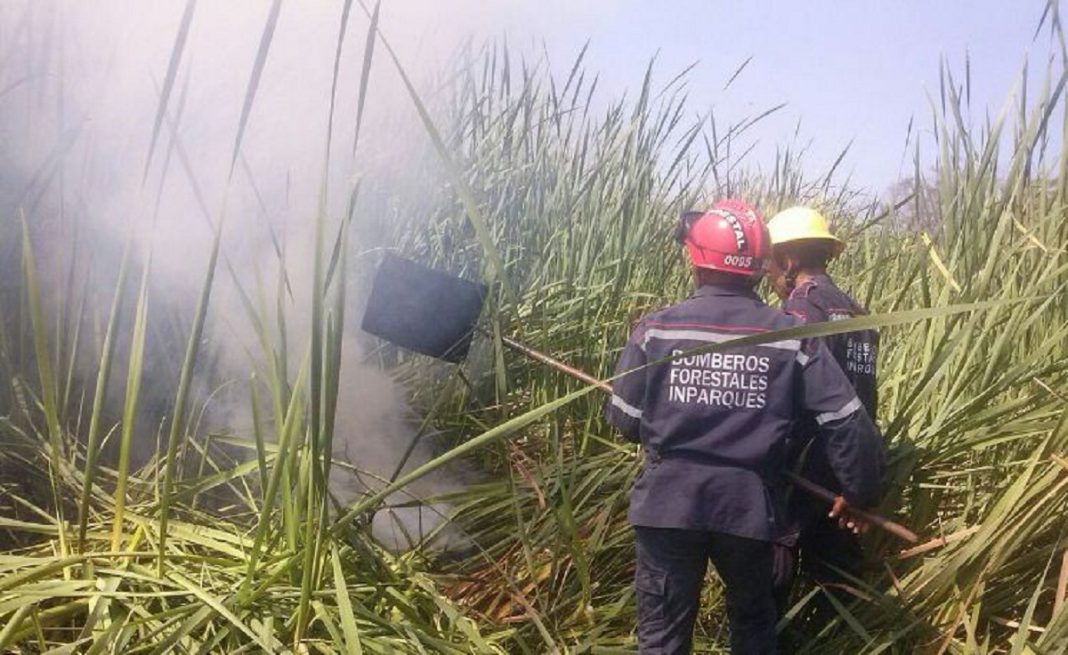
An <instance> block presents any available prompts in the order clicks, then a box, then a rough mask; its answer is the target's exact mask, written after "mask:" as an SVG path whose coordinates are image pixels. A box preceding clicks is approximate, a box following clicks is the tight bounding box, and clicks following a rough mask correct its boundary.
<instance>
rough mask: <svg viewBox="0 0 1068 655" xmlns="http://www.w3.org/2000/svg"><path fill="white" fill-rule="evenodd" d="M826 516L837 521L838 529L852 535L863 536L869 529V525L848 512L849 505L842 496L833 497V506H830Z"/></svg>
mask: <svg viewBox="0 0 1068 655" xmlns="http://www.w3.org/2000/svg"><path fill="white" fill-rule="evenodd" d="M827 516H829V517H830V518H832V519H838V527H839V528H842V529H843V530H852V531H853V534H864V533H865V532H867V531H868V528H870V527H871V524H869V523H868V522H867V521H865V520H864V519H862V518H860V517H859V516H856V515H855V514H853V512H852V511H850V507H849V503H847V502H846V499H845V498H843V497H842V496H835V497H834V504H833V505H831V511H830V513H829V514H827Z"/></svg>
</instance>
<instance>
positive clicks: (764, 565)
mask: <svg viewBox="0 0 1068 655" xmlns="http://www.w3.org/2000/svg"><path fill="white" fill-rule="evenodd" d="M799 323H800V321H799V320H798V319H797V318H796V317H792V316H788V315H787V314H784V313H783V312H780V311H778V310H776V309H772V308H770V307H768V306H767V305H765V304H764V303H763V302H762V301H761V300H760V298H759V297H758V296H757V295H756V294H755V293H753V291H752V290H751V289H749V288H747V287H740V286H719V285H706V286H703V287H701V288H700V289H699V290H698V291H697V292H696V293H695V294H694V295H693V296H692V297H690V298H689V299H687V300H685V301H683V302H681V303H679V304H677V305H674V306H672V307H669V308H667V309H664V310H661V311H659V312H655V313H653V314H651V315H649V316H646V317H644V318H643V319H642V320H641V321H639V323H638V325H637V326H636V327H635V329H634V331H633V332H632V334H631V337H630V340H629V341H628V342H627V345H626V347H625V348H624V349H623V353H622V355H621V357H620V360H619V363H618V365H617V367H616V372H617V377H616V379H615V380H614V381H613V384H612V398H611V400H610V401H609V403H608V405H607V407H606V415H607V418H608V421H609V422H610V423H611V424H612V425H613V426H615V427H616V428H618V429H619V430H620V432H621V433H622V434H623V435H624V436H625V437H627V438H628V439H631V440H633V441H639V442H641V444H642V446H643V448H644V450H645V454H646V460H645V465H644V466H643V468H642V471H641V473H640V474H639V475H638V477H637V479H636V480H635V482H634V488H633V489H632V491H631V496H630V511H629V512H628V519H629V520H630V522H631V524H632V525H634V528H635V536H636V545H637V569H636V571H637V572H636V575H635V587H636V590H637V591H636V593H637V600H638V630H637V632H638V642H639V647H640V649H641V652H642V653H646V654H658V653H687V652H689V649H690V643H691V639H692V630H693V626H694V620H695V618H696V616H697V612H698V609H699V608H698V602H699V597H700V589H701V585H702V583H703V581H704V573H705V570H706V568H707V565H708V562H709V561H710V560H711V562H712V564H713V565H714V566H715V568H716V571H717V572H718V573H719V576H720V578H722V580H723V582H724V587H725V593H726V597H727V614H728V619H729V622H730V633H731V648H732V651H733V652H734V653H774V652H775V618H776V612H775V600H774V593H773V585H772V579H771V576H772V559H773V551H774V548H773V545H772V544H773V543H774V542H775V541H776V540H777V539H778V538H780V536H781V535H782V534H783V532H784V529H785V528H786V527H787V523H786V512H785V510H784V498H783V495H784V494H783V489H784V488H785V484H784V482H783V471H784V470H785V451H786V445H787V438H788V437H789V436H790V435H792V434H794V433H795V432H796V428H797V425H798V423H799V422H801V421H802V420H808V421H811V422H812V425H814V426H816V427H815V430H816V433H817V434H818V437H819V439H820V440H821V442H822V446H823V448H824V450H825V452H826V455H827V461H828V462H829V465H830V466H831V467H832V469H833V471H834V473H835V476H836V477H837V479H839V480H840V481H841V487H842V493H843V495H844V496H845V498H846V500H847V501H848V502H849V503H850V504H853V505H855V506H858V507H866V506H870V505H871V504H873V503H874V502H876V501H877V500H878V491H879V487H880V484H879V483H880V480H881V477H882V465H883V463H882V451H881V446H882V444H881V439H880V438H879V435H878V432H877V430H876V429H875V427H874V425H873V424H872V423H871V420H870V419H869V418H868V416H867V413H866V412H865V411H864V409H863V406H862V405H861V402H860V401H859V400H858V399H857V396H856V393H855V392H854V391H853V388H852V386H851V385H850V383H849V380H848V379H846V377H845V375H844V374H843V373H842V371H841V369H840V368H839V367H838V365H837V364H836V363H835V361H834V359H833V357H832V356H831V354H830V352H829V351H828V350H827V346H826V345H825V344H824V343H823V342H821V341H817V340H806V339H801V340H798V339H783V340H778V341H771V342H766V343H762V344H749V345H732V344H731V342H732V341H735V340H737V339H738V338H740V337H745V336H748V335H754V334H759V333H761V332H767V331H771V330H776V329H781V328H788V327H793V326H795V325H798V324H799ZM713 344H719V345H718V346H715V348H716V349H715V350H712V347H713ZM702 348H703V349H704V350H703V351H701V350H700V349H702ZM669 358H670V361H665V360H668V359H669ZM628 371H634V372H633V373H630V374H628V373H627V372H628Z"/></svg>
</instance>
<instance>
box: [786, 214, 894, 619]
mask: <svg viewBox="0 0 1068 655" xmlns="http://www.w3.org/2000/svg"><path fill="white" fill-rule="evenodd" d="M768 232H769V235H770V237H771V244H772V256H771V258H770V261H769V265H768V280H769V282H770V283H771V285H772V287H773V288H774V289H775V292H776V293H777V294H778V295H779V297H780V298H781V299H782V301H783V309H784V310H785V311H786V312H787V313H790V314H793V315H795V316H797V317H799V318H801V319H802V320H803V321H805V322H806V323H817V322H821V321H837V320H843V319H847V318H852V317H854V316H860V315H863V314H866V313H867V311H866V310H865V309H864V307H862V306H861V305H860V304H859V303H858V302H857V301H855V300H854V299H853V298H851V297H850V296H849V295H848V294H846V293H845V292H844V291H842V290H841V289H839V288H838V287H837V286H836V285H835V284H834V282H833V281H832V280H831V277H830V275H828V273H827V266H828V264H829V263H830V262H831V260H833V259H834V258H835V257H837V256H838V255H840V254H841V253H842V251H843V250H845V242H843V241H842V240H841V239H839V238H838V237H836V236H834V235H833V234H832V233H831V231H830V230H829V229H828V227H827V220H826V219H825V218H824V217H823V215H822V214H820V213H819V212H818V211H816V210H815V209H812V208H810V207H791V208H789V209H786V210H784V211H782V212H779V213H778V214H776V215H775V216H774V217H772V219H771V220H770V221H769V222H768ZM824 341H825V342H826V345H827V347H828V349H829V350H830V352H831V354H832V355H833V356H834V359H835V360H836V361H837V362H838V365H839V366H840V367H841V369H842V371H843V372H844V373H845V374H846V377H847V378H848V379H849V381H850V382H851V383H852V385H853V387H854V389H855V390H856V393H857V398H859V399H860V401H861V402H862V403H863V404H864V408H865V409H866V410H867V412H868V415H869V416H870V417H871V418H872V420H873V421H874V420H875V419H876V408H877V404H878V401H877V391H876V380H875V373H876V366H875V364H876V357H877V354H878V345H879V334H878V332H876V331H875V330H862V331H857V332H847V333H844V334H837V335H832V336H829V337H824ZM814 434H816V426H813V425H807V426H806V425H801V426H799V428H798V433H797V434H796V437H797V438H794V439H791V441H792V442H793V443H792V446H791V447H790V448H789V451H792V452H789V453H788V458H790V459H789V461H790V465H791V467H793V466H796V465H797V464H798V463H799V462H803V463H802V464H801V466H802V474H803V475H804V477H806V478H808V479H810V480H812V481H813V482H816V483H817V484H820V485H823V486H825V487H827V488H828V489H831V490H832V491H835V492H837V493H841V492H840V490H841V489H842V485H841V483H840V481H839V480H838V479H837V478H836V477H835V475H834V473H833V471H832V469H831V467H830V464H829V462H828V459H827V453H826V451H825V449H824V448H823V444H822V442H821V440H820V439H818V438H817V439H812V440H811V441H810V440H809V439H808V437H810V436H811V435H814ZM806 444H807V445H806ZM799 496H800V495H799V494H794V495H793V496H792V498H791V507H790V516H791V524H790V526H789V529H788V531H787V532H788V534H787V535H786V536H785V537H784V539H783V540H782V541H781V542H780V550H781V551H785V552H780V553H777V556H778V566H780V567H781V568H782V569H784V570H781V571H777V574H776V581H777V582H778V583H779V586H778V589H777V596H778V600H779V605H780V609H781V610H784V609H785V608H786V603H787V600H788V597H789V594H790V589H791V587H792V581H793V577H794V575H795V573H796V571H797V569H800V570H801V571H803V572H804V573H806V574H807V575H808V576H809V577H810V578H811V579H812V580H813V581H815V582H816V583H817V584H820V585H822V586H824V587H825V588H829V590H831V591H833V590H835V589H839V588H840V587H841V585H843V584H849V580H848V578H847V577H846V576H843V575H842V573H841V572H844V573H845V574H847V575H848V576H853V577H858V576H859V575H860V574H861V572H862V569H863V563H864V553H863V551H862V550H861V546H860V542H859V540H858V538H857V535H858V534H859V533H861V532H863V531H864V530H866V529H867V526H866V525H863V524H861V523H859V522H857V521H856V520H855V519H852V518H849V517H848V516H847V515H845V514H843V513H841V512H840V511H839V504H838V503H835V505H834V506H833V507H832V508H831V509H830V512H828V508H826V507H825V506H821V505H819V504H817V503H815V502H814V501H812V500H811V499H809V498H807V497H804V498H802V497H799ZM840 597H841V598H842V600H847V599H849V598H850V596H849V595H848V594H844V595H842V596H840ZM820 599H821V600H822V603H819V602H818V603H817V606H818V607H817V609H816V610H815V611H814V612H813V615H812V616H810V617H809V621H810V623H811V625H810V627H811V628H812V629H813V631H814V632H819V630H820V629H821V628H822V627H823V625H822V624H824V623H825V622H826V621H828V620H829V619H830V618H832V617H833V616H834V610H833V608H832V607H831V606H830V604H829V603H828V602H827V601H826V600H825V599H824V597H823V596H822V595H821V596H820ZM801 629H802V630H804V631H805V632H809V630H807V629H805V627H804V626H801Z"/></svg>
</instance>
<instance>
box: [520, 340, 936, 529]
mask: <svg viewBox="0 0 1068 655" xmlns="http://www.w3.org/2000/svg"><path fill="white" fill-rule="evenodd" d="M501 341H503V342H504V345H506V346H508V347H509V348H511V349H512V350H514V351H516V352H517V353H519V354H521V355H523V356H524V357H527V358H529V359H532V360H534V361H536V362H540V363H542V364H545V365H546V366H549V367H551V368H554V369H556V370H557V371H560V372H561V373H564V374H566V375H570V376H571V377H573V378H575V379H576V380H579V381H580V382H584V383H586V384H590V385H594V386H596V387H597V388H598V389H600V390H601V391H604V392H606V393H612V387H611V385H609V384H607V383H606V382H602V381H600V380H598V379H597V378H595V377H593V376H592V375H590V374H589V373H586V372H585V371H580V370H579V369H577V368H575V367H573V366H569V365H567V364H565V363H563V362H561V361H560V360H558V359H554V358H553V357H550V356H549V355H546V354H545V353H542V352H538V351H537V350H534V349H533V348H531V347H530V346H527V345H524V344H522V343H519V342H518V341H516V340H515V339H510V338H508V337H502V338H501ZM786 478H787V479H788V480H789V481H790V482H792V483H793V484H794V486H796V487H797V488H798V489H800V490H802V491H804V492H805V493H807V494H809V495H810V496H814V497H816V498H819V499H821V500H825V501H827V502H828V503H833V502H834V499H835V496H836V495H835V494H834V493H833V492H831V491H828V490H827V489H824V488H823V487H821V486H820V485H818V484H816V483H814V482H811V481H809V480H806V479H805V478H803V477H801V476H799V475H796V474H794V473H791V472H789V471H788V472H787V473H786ZM849 511H850V513H852V514H853V515H854V516H856V517H858V518H860V519H863V520H864V521H867V522H868V523H871V524H872V525H875V526H878V527H879V528H881V529H883V530H886V531H887V532H889V533H890V534H892V535H894V536H895V537H897V538H899V539H903V540H905V541H907V542H909V543H910V544H914V543H916V542H917V541H919V537H917V536H916V533H914V532H913V531H912V530H909V529H908V528H906V527H905V526H903V525H901V524H899V523H894V522H893V521H891V520H890V519H887V518H883V517H882V516H879V515H878V514H872V513H870V512H865V511H864V510H862V509H858V508H856V507H850V508H849Z"/></svg>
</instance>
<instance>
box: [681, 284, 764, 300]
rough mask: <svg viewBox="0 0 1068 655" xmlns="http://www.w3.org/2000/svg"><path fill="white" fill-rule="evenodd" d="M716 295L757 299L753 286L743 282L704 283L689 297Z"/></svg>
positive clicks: (758, 297)
mask: <svg viewBox="0 0 1068 655" xmlns="http://www.w3.org/2000/svg"><path fill="white" fill-rule="evenodd" d="M716 296H734V297H742V298H752V299H754V300H759V299H760V296H758V295H757V294H756V291H755V290H754V288H753V287H749V286H747V285H744V284H706V285H703V286H701V287H699V288H698V289H697V290H696V291H694V292H693V295H692V296H690V297H691V298H711V297H716Z"/></svg>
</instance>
